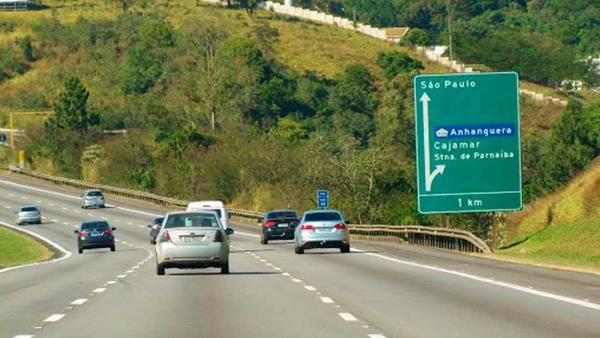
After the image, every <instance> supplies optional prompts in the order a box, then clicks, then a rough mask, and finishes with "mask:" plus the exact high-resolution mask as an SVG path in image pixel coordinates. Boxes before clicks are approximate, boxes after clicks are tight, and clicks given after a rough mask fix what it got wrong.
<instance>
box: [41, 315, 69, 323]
mask: <svg viewBox="0 0 600 338" xmlns="http://www.w3.org/2000/svg"><path fill="white" fill-rule="evenodd" d="M64 316H65V314H64V313H55V314H53V315H52V316H50V317H48V318H46V319H44V321H45V322H49V323H51V322H58V321H59V320H61V319H63V317H64Z"/></svg>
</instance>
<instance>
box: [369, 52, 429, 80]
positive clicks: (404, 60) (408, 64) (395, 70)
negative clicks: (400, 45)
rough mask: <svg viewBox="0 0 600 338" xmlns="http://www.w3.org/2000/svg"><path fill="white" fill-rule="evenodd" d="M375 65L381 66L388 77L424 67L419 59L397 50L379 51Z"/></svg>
mask: <svg viewBox="0 0 600 338" xmlns="http://www.w3.org/2000/svg"><path fill="white" fill-rule="evenodd" d="M377 65H378V66H379V67H381V69H382V70H383V73H384V74H385V76H386V77H387V78H388V79H392V78H394V77H395V76H396V75H398V74H399V73H408V72H412V71H418V70H420V69H423V68H424V67H423V64H422V63H421V61H418V60H415V59H413V58H411V57H410V56H408V55H407V54H406V53H402V52H398V51H394V52H389V53H385V52H380V53H379V54H378V55H377Z"/></svg>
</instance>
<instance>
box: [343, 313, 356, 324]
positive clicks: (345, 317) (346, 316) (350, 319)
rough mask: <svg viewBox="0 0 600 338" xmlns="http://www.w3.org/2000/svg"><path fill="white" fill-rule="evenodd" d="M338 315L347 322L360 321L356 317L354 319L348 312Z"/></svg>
mask: <svg viewBox="0 0 600 338" xmlns="http://www.w3.org/2000/svg"><path fill="white" fill-rule="evenodd" d="M338 315H339V316H340V317H342V319H343V320H345V321H347V322H355V321H357V320H358V319H356V317H354V316H353V315H352V314H351V313H348V312H339V313H338Z"/></svg>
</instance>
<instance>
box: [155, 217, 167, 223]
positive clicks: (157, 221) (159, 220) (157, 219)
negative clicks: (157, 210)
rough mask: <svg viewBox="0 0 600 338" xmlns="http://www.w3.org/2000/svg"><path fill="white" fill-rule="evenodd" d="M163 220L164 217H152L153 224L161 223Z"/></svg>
mask: <svg viewBox="0 0 600 338" xmlns="http://www.w3.org/2000/svg"><path fill="white" fill-rule="evenodd" d="M164 220H165V218H164V217H159V218H155V219H154V224H162V222H163V221H164Z"/></svg>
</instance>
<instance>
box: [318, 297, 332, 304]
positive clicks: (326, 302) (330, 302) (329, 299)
mask: <svg viewBox="0 0 600 338" xmlns="http://www.w3.org/2000/svg"><path fill="white" fill-rule="evenodd" d="M321 301H322V302H323V303H325V304H333V299H331V298H329V297H321Z"/></svg>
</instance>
